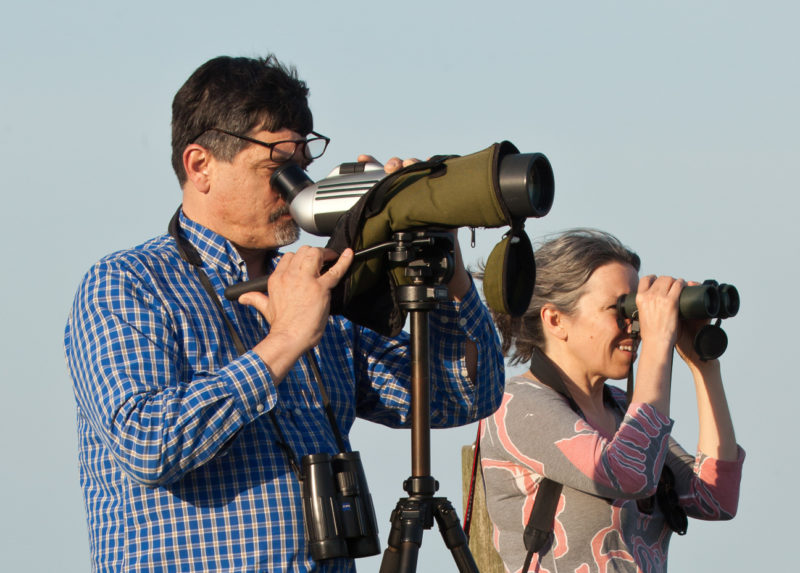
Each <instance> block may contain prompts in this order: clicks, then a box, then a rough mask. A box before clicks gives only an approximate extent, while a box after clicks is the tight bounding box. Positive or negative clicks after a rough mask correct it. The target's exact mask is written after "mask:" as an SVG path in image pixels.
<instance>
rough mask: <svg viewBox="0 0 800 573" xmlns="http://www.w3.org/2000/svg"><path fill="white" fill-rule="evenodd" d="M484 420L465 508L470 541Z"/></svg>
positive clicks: (464, 528) (465, 529) (474, 457)
mask: <svg viewBox="0 0 800 573" xmlns="http://www.w3.org/2000/svg"><path fill="white" fill-rule="evenodd" d="M482 423H483V420H478V435H477V436H475V446H474V450H475V451H474V452H473V454H472V471H471V472H470V478H469V491H468V492H467V507H466V509H465V510H464V527H463V528H462V529H463V530H464V533H465V534H466V536H467V541H468V542H469V529H470V527H471V525H472V509H473V506H474V502H475V482H476V478H477V477H478V460H480V456H481V454H480V452H481V424H482Z"/></svg>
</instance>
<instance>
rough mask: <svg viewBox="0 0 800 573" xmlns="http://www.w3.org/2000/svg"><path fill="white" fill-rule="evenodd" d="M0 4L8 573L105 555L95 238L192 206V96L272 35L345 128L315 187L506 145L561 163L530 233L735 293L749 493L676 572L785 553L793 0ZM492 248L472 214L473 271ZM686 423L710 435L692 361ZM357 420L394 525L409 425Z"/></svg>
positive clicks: (736, 376) (686, 381)
mask: <svg viewBox="0 0 800 573" xmlns="http://www.w3.org/2000/svg"><path fill="white" fill-rule="evenodd" d="M2 12H3V17H2V33H0V51H1V53H2V58H1V59H0V173H2V178H3V180H4V183H3V185H2V198H3V201H2V204H3V207H2V209H0V221H1V222H2V224H0V233H2V241H0V248H2V253H3V260H5V261H6V264H5V271H4V272H3V280H2V281H0V289H2V299H0V300H2V305H0V320H2V325H3V327H4V328H3V329H2V331H0V353H2V354H1V355H0V356H1V357H2V360H0V368H2V377H0V380H2V385H3V399H2V400H0V424H2V427H1V428H0V447H1V448H2V449H0V451H1V452H2V466H1V467H2V469H1V470H0V496H2V503H0V507H2V515H3V519H2V520H0V570H2V571H37V572H38V571H48V572H49V571H62V572H64V573H73V572H81V571H86V570H88V542H87V535H86V529H85V517H84V512H83V507H82V500H81V493H80V487H79V483H78V470H77V443H76V436H75V420H74V418H75V410H74V403H73V398H72V391H71V386H70V379H69V377H68V374H67V371H66V367H65V366H64V361H63V351H62V347H61V337H62V331H63V325H64V322H65V319H66V316H67V312H68V309H69V307H70V304H71V301H72V296H73V294H74V291H75V288H76V286H77V284H78V281H79V280H80V278H81V276H82V274H83V273H84V272H85V270H86V269H87V268H88V266H89V265H90V264H91V263H92V262H94V261H95V260H96V259H98V258H99V257H100V256H102V255H104V254H106V253H107V252H110V251H112V250H116V249H119V248H124V247H128V246H132V245H134V244H137V243H139V242H141V241H143V240H144V239H146V238H148V237H150V236H153V235H155V234H158V233H161V232H163V231H164V230H165V229H166V225H167V221H168V220H169V218H170V216H171V214H172V212H173V211H174V209H175V208H176V206H177V205H178V203H179V201H180V193H179V189H178V185H177V182H176V180H175V177H174V175H173V174H172V172H171V168H170V163H169V121H170V103H171V100H172V96H173V94H174V93H175V90H177V88H178V87H179V86H180V85H181V83H182V82H183V81H184V80H185V79H186V77H187V76H188V75H189V74H190V73H191V72H192V71H193V70H194V69H195V68H196V67H197V66H199V65H200V64H201V63H203V62H204V61H206V60H207V59H209V58H211V57H213V56H217V55H220V54H228V55H248V56H252V55H263V54H265V53H267V52H274V53H276V54H277V55H278V56H279V57H280V58H281V59H282V60H284V61H286V62H289V63H292V64H295V65H296V66H297V68H298V70H299V72H300V75H301V77H303V78H304V79H305V80H306V81H307V82H308V84H309V85H310V87H311V104H312V109H313V111H314V114H315V124H316V127H317V128H318V129H319V130H320V131H321V132H323V133H325V134H326V135H330V136H331V137H332V138H333V142H332V143H331V146H330V148H329V151H328V154H327V155H326V157H325V158H323V160H321V161H319V162H318V165H317V166H316V167H315V168H314V169H313V170H312V172H311V175H312V176H313V177H315V178H320V177H322V176H324V175H325V174H326V173H327V172H328V171H329V170H330V169H332V168H333V167H334V166H335V165H336V164H337V163H339V162H342V161H351V160H353V159H354V158H355V157H356V156H357V155H358V154H359V153H363V152H367V153H372V154H374V155H376V156H377V157H380V158H387V157H389V156H390V155H400V156H418V157H427V156H429V155H433V154H438V153H457V154H465V153H470V152H473V151H477V150H479V149H482V148H484V147H486V146H488V145H489V144H491V143H492V142H495V141H499V140H503V139H508V140H510V141H512V142H514V143H515V144H516V145H517V146H518V147H519V148H520V149H521V150H522V151H541V152H544V153H546V154H547V155H548V157H549V158H550V160H551V161H552V164H553V167H554V171H555V179H556V198H555V203H554V206H553V210H552V212H551V213H550V214H549V215H548V216H547V217H545V218H544V219H541V220H531V221H529V223H528V225H527V230H528V232H529V234H530V235H531V236H532V237H534V238H536V237H541V236H542V235H544V234H546V233H550V232H554V231H558V230H562V229H565V228H567V227H572V226H594V227H600V228H603V229H606V230H609V231H611V232H613V233H615V234H617V235H618V236H619V237H620V238H621V239H622V240H623V241H624V242H625V243H627V244H628V245H630V246H632V247H633V248H634V249H636V250H637V251H638V252H639V253H640V255H641V256H642V259H643V266H644V269H643V270H644V272H646V273H657V274H672V275H678V276H684V277H686V278H687V279H695V280H703V279H706V278H716V279H719V280H720V281H722V282H730V283H734V284H736V285H737V286H738V287H739V290H740V293H741V297H742V310H741V313H740V315H739V316H738V317H736V318H734V319H732V320H730V321H728V322H727V323H726V325H725V326H726V330H727V332H728V335H729V338H730V346H729V349H728V352H727V353H726V354H725V356H724V357H723V372H724V375H725V379H726V382H727V388H728V395H729V401H730V403H731V409H732V411H733V416H734V421H735V423H736V430H737V437H738V439H739V442H740V443H741V444H742V445H743V446H744V447H745V449H746V450H747V454H748V457H747V461H746V463H745V471H744V480H743V484H742V495H741V503H740V511H739V515H738V517H737V518H736V519H735V520H734V521H732V522H728V523H699V522H693V523H692V524H691V525H690V528H689V533H688V535H687V536H686V537H683V538H677V537H675V538H673V542H672V547H671V551H670V562H671V570H672V571H706V570H711V569H712V568H713V569H715V570H720V571H729V572H744V571H752V570H754V569H757V568H758V569H760V570H763V571H775V570H782V569H784V567H785V565H786V563H787V562H789V560H790V559H791V558H793V557H794V553H795V552H794V551H793V550H792V549H791V548H792V547H793V546H794V545H795V544H796V531H797V526H796V522H795V516H796V514H797V512H798V509H800V508H798V501H797V496H796V495H794V493H793V488H794V482H795V477H796V476H797V475H798V470H800V462H798V459H797V447H796V445H795V441H796V440H795V436H794V427H793V425H792V423H791V420H793V419H794V418H795V410H796V404H797V399H798V384H797V381H798V380H797V378H798V376H797V373H796V370H797V369H796V367H795V358H796V354H797V350H796V346H797V344H796V335H795V332H796V328H797V323H798V311H797V308H796V306H795V305H794V304H793V303H792V302H791V301H792V300H794V299H793V296H792V293H794V292H795V291H796V285H797V284H798V282H800V272H799V271H798V268H797V263H798V239H797V229H798V225H797V223H796V218H797V214H798V211H800V199H799V197H800V193H798V192H799V191H800V185H798V164H800V161H798V160H800V138H799V137H798V133H800V113H799V112H798V102H800V74H798V72H797V63H796V59H797V55H798V52H800V50H799V49H798V48H800V40H798V34H797V30H796V27H797V22H798V17H799V16H800V9H798V8H797V5H796V4H795V3H791V2H788V1H787V2H774V1H770V0H766V1H763V2H759V3H757V4H754V3H752V2H739V1H735V2H719V1H710V2H691V1H686V0H678V1H674V2H669V3H656V2H641V1H636V2H634V1H627V2H604V3H599V2H560V3H555V2H548V3H545V2H537V1H533V0H529V1H524V2H523V1H519V2H502V1H500V2H491V3H487V2H471V1H463V0H462V1H460V2H419V1H416V0H412V1H409V2H405V3H394V4H389V3H385V4H384V3H377V2H376V3H364V2H359V3H355V2H344V1H342V2H330V3H323V2H318V3H317V2H303V3H298V2H289V1H285V2H282V3H278V2H264V1H263V0H262V1H259V2H250V1H239V2H235V3H230V4H229V6H228V7H224V6H223V4H222V3H220V2H207V1H205V0H199V1H197V2H191V3H188V2H179V1H176V2H152V1H150V0H144V1H141V2H125V3H121V2H110V1H109V2H99V1H78V2H43V1H36V0H32V1H30V2H26V3H22V2H15V3H11V2H7V3H6V4H5V5H4V7H3V10H2ZM463 236H464V235H462V237H463ZM497 238H498V232H497V231H481V232H479V233H478V245H477V248H476V249H474V250H472V249H469V247H468V246H467V248H466V249H465V256H466V258H467V261H468V262H470V263H475V262H477V261H478V260H479V259H482V258H485V257H486V256H487V255H488V253H489V250H490V248H491V247H492V246H493V245H494V243H495V241H496V240H497ZM301 240H304V239H301ZM317 244H318V243H317ZM672 413H673V416H674V417H675V418H676V420H677V423H676V426H675V434H676V436H677V438H678V439H679V440H680V441H681V442H682V443H683V444H684V446H686V447H687V449H690V450H692V449H693V448H694V446H695V443H696V432H697V424H696V411H695V405H694V395H693V389H692V384H691V379H690V377H689V375H688V372H687V371H686V369H685V367H683V366H682V365H681V364H678V365H676V369H675V376H674V382H673V404H672ZM474 432H475V428H474V426H468V427H466V428H459V429H453V430H442V431H436V432H434V433H433V444H432V445H433V450H434V456H433V474H434V475H435V476H436V477H437V478H438V479H439V481H440V482H441V483H442V489H441V493H442V494H443V495H445V496H447V497H449V498H450V499H451V500H452V501H453V502H454V503H455V504H456V505H457V507H458V508H459V512H460V513H461V511H460V505H461V501H460V500H461V492H460V483H459V463H460V462H459V459H460V457H459V456H460V454H459V450H460V447H461V446H462V445H463V444H466V443H469V442H470V441H472V440H473V438H474ZM352 438H353V443H354V446H355V447H356V448H357V449H359V450H361V452H362V456H363V457H364V458H365V460H366V465H367V475H368V477H369V481H370V485H371V487H372V490H373V495H374V496H375V498H376V502H377V503H376V505H377V512H378V518H379V522H380V524H381V527H382V531H381V539H382V541H383V542H384V543H385V540H386V534H387V531H388V519H389V513H390V511H391V508H392V507H393V506H394V504H395V502H396V501H397V499H398V498H399V497H401V496H402V495H404V492H402V489H401V483H402V480H403V479H404V477H406V476H407V475H408V473H409V472H410V445H409V436H408V433H407V432H405V431H389V430H383V429H381V428H378V427H376V426H374V425H369V424H366V423H362V424H359V425H358V426H357V427H356V430H355V431H354V433H353V436H352ZM420 558H421V562H420V567H419V570H420V571H449V570H453V569H454V566H453V565H452V561H451V558H450V555H449V553H448V552H447V551H446V550H445V549H444V545H443V542H442V540H441V538H440V537H439V534H438V532H436V531H435V530H434V531H430V532H427V533H426V535H425V541H424V543H423V547H422V552H421V557H420ZM377 568H378V562H377V561H375V560H372V561H363V562H362V563H361V569H362V570H364V571H370V570H377Z"/></svg>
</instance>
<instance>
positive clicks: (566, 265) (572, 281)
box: [492, 228, 641, 364]
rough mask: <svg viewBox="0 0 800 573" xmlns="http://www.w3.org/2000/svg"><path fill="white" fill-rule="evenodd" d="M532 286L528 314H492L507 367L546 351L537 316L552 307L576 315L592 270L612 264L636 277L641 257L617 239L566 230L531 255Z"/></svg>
mask: <svg viewBox="0 0 800 573" xmlns="http://www.w3.org/2000/svg"><path fill="white" fill-rule="evenodd" d="M534 258H535V260H536V286H535V287H534V291H533V297H532V298H531V303H530V305H529V306H528V310H527V311H525V314H524V315H523V316H521V317H512V316H511V315H508V314H503V313H498V312H492V314H493V316H494V321H495V325H496V326H497V330H498V332H499V333H500V338H501V341H502V345H503V354H504V355H505V356H508V357H509V358H510V363H511V364H519V363H526V362H529V361H530V359H531V355H532V354H533V349H534V348H535V347H536V348H540V349H542V350H544V342H545V340H544V330H543V328H542V319H541V310H542V307H543V306H544V305H546V304H550V305H552V306H554V307H555V308H557V309H558V310H560V311H561V312H564V313H566V314H572V313H573V312H575V307H576V305H577V303H578V299H580V298H581V296H582V295H583V293H584V290H585V289H584V285H586V282H587V281H588V280H589V277H591V276H592V273H594V271H595V270H597V269H598V268H600V267H602V266H603V265H606V264H608V263H612V262H620V263H624V264H628V265H631V266H632V267H633V268H634V269H636V270H637V271H638V270H639V267H640V264H641V261H640V260H639V255H637V254H636V253H634V252H633V251H631V250H630V249H628V248H627V247H625V246H624V245H623V244H622V243H621V242H620V241H619V239H617V238H616V237H614V236H613V235H611V234H610V233H606V232H603V231H599V230H597V229H584V228H580V229H570V230H568V231H565V232H563V233H560V234H558V235H555V236H550V237H546V238H545V240H544V242H542V243H541V244H540V245H539V247H538V248H537V249H536V250H535V252H534Z"/></svg>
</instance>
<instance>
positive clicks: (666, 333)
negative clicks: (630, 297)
mask: <svg viewBox="0 0 800 573" xmlns="http://www.w3.org/2000/svg"><path fill="white" fill-rule="evenodd" d="M685 285H686V283H685V282H684V281H683V279H675V278H672V277H668V276H660V277H657V278H656V277H655V276H654V275H648V276H645V277H642V278H641V279H640V280H639V288H638V291H637V293H636V308H637V309H638V310H639V327H640V331H641V337H642V342H643V343H649V344H651V345H652V344H656V345H659V344H663V345H664V346H665V347H668V348H670V349H671V348H673V347H674V346H675V343H676V342H677V340H678V332H679V329H680V326H679V323H678V299H679V298H680V295H681V291H682V290H683V287H684V286H685Z"/></svg>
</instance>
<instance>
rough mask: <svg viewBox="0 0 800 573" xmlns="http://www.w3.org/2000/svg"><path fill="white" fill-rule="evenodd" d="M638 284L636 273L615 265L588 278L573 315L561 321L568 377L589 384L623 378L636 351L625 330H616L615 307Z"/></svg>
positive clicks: (616, 263)
mask: <svg viewBox="0 0 800 573" xmlns="http://www.w3.org/2000/svg"><path fill="white" fill-rule="evenodd" d="M638 283H639V275H638V274H637V272H636V269H634V268H633V267H632V266H630V265H628V264H625V263H619V262H613V263H608V264H605V265H603V266H601V267H598V268H597V270H595V271H594V273H592V276H591V277H589V280H588V281H587V282H586V285H585V292H584V294H583V296H581V298H580V299H578V304H577V307H576V309H575V312H574V313H572V314H571V315H566V316H564V317H563V323H562V324H563V325H564V327H565V329H566V336H567V338H566V341H565V342H566V349H567V357H568V359H569V360H570V362H571V364H570V365H569V366H570V367H569V368H568V369H567V371H568V372H570V374H571V375H573V376H575V375H577V376H585V377H586V379H588V380H589V381H597V380H600V379H603V380H605V379H612V380H619V379H620V378H624V377H625V376H627V374H628V369H629V368H630V365H631V362H633V360H634V359H635V358H636V347H635V342H634V340H633V338H631V336H630V334H628V332H627V331H628V328H625V330H621V329H620V327H619V324H618V322H617V317H618V315H617V307H616V303H617V299H618V298H619V297H620V295H623V294H629V293H632V292H636V287H637V285H638ZM565 366H566V365H565Z"/></svg>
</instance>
